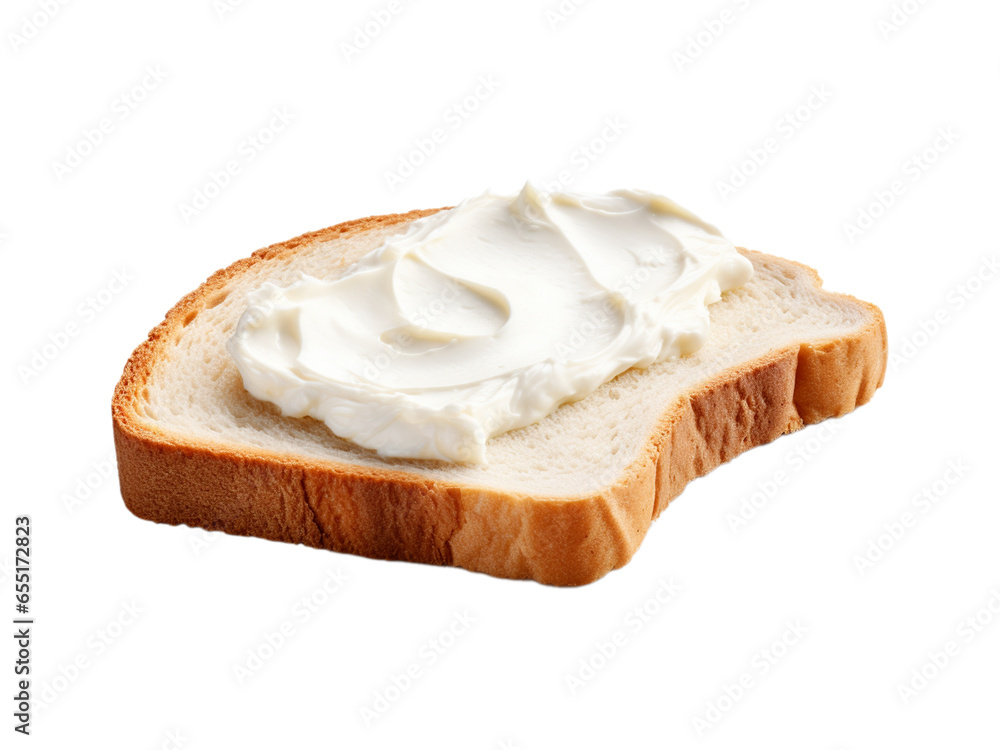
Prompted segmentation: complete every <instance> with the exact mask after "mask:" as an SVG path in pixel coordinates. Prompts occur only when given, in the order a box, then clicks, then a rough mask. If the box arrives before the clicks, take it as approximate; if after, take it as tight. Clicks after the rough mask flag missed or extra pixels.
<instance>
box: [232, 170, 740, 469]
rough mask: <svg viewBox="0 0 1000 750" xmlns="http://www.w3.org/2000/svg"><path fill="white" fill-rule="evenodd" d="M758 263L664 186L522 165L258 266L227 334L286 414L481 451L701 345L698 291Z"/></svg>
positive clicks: (241, 362)
mask: <svg viewBox="0 0 1000 750" xmlns="http://www.w3.org/2000/svg"><path fill="white" fill-rule="evenodd" d="M752 274H753V267H752V265H751V264H750V262H749V261H748V260H747V259H746V258H744V257H743V256H742V255H740V254H739V252H738V251H737V250H736V248H735V247H734V246H733V244H732V243H731V242H729V241H728V240H726V239H725V238H723V237H722V236H721V235H720V234H719V233H718V231H717V230H716V229H715V228H714V227H711V226H709V225H707V224H705V223H703V222H702V221H700V220H699V219H697V218H696V217H695V216H693V215H692V214H690V213H689V212H687V211H685V210H684V209H683V208H681V207H679V206H678V205H676V204H675V203H673V202H672V201H670V200H668V199H666V198H663V197H660V196H657V195H653V194H650V193H646V192H640V191H633V190H620V191H616V192H613V193H609V194H606V195H585V194H569V193H543V192H540V191H538V190H537V189H535V188H534V187H533V186H532V185H531V184H530V183H529V184H528V185H526V186H525V187H524V189H523V190H522V191H521V192H520V193H519V194H518V195H516V196H500V195H493V194H489V193H487V194H484V195H481V196H479V197H477V198H472V199H470V200H467V201H465V202H464V203H462V204H461V205H459V206H457V207H455V208H452V209H449V210H446V211H440V212H438V213H436V214H433V215H431V216H428V217H426V218H423V219H419V220H417V221H414V222H412V223H411V224H409V225H408V226H407V227H406V228H405V229H404V230H403V231H402V232H401V233H400V234H398V235H397V236H394V237H392V238H390V239H389V240H388V241H386V242H385V243H384V244H383V245H382V246H381V247H379V248H377V249H376V250H374V251H373V252H371V253H369V254H368V255H366V256H365V257H364V258H363V259H362V260H361V261H359V262H358V263H357V264H355V265H354V266H353V267H351V268H350V269H349V270H348V271H347V272H346V273H345V274H344V275H342V276H340V277H339V278H336V279H333V280H331V281H324V280H319V279H316V278H312V277H308V276H305V275H303V276H302V278H301V280H299V281H297V282H295V283H293V284H291V285H290V286H287V287H278V286H275V285H273V284H270V283H266V284H264V285H263V286H262V287H261V288H260V289H257V290H256V291H254V292H252V293H251V294H250V296H249V298H248V303H249V307H248V309H247V310H246V312H244V314H243V316H242V317H241V318H240V320H239V323H238V325H237V327H236V331H235V333H234V334H233V336H232V338H231V339H230V340H229V351H230V353H231V354H232V356H233V359H234V360H235V361H236V364H237V366H238V367H239V370H240V373H241V375H242V377H243V384H244V387H245V388H246V390H247V391H249V392H250V394H251V395H253V396H254V397H255V398H258V399H261V400H264V401H269V402H271V403H273V404H276V405H277V406H278V407H280V409H281V411H282V414H284V415H286V416H293V417H304V416H311V417H313V418H315V419H318V420H321V421H323V422H325V423H326V425H327V426H328V427H329V428H330V430H331V431H332V432H333V433H334V434H336V435H338V436H340V437H343V438H346V439H348V440H351V441H353V442H355V443H357V444H358V445H361V446H364V447H365V448H370V449H373V450H375V451H378V453H379V454H381V455H383V456H392V457H409V458H425V459H440V460H445V461H453V462H475V463H481V462H484V461H485V460H486V441H487V440H488V439H489V438H490V437H492V436H495V435H498V434H500V433H502V432H505V431H507V430H512V429H515V428H518V427H524V426H526V425H529V424H532V423H534V422H537V421H538V420H540V419H542V418H543V417H545V416H546V415H547V414H549V413H550V412H552V411H553V410H555V409H556V407H558V406H559V405H560V404H562V403H564V402H567V401H573V400H577V399H580V398H583V397H585V396H586V395H587V394H589V393H590V392H591V391H593V390H594V389H595V388H597V387H598V386H600V385H601V384H602V383H604V382H606V381H608V380H610V379H611V378H613V377H614V376H616V375H618V374H619V373H621V372H624V371H625V370H627V369H629V368H630V367H648V366H649V365H650V364H652V363H654V362H657V361H660V360H663V359H667V358H673V357H681V356H684V355H686V354H690V353H692V352H694V351H696V350H697V349H698V348H699V347H700V346H701V345H702V344H703V343H704V341H705V339H706V337H707V335H708V328H709V316H708V308H707V306H708V305H710V304H711V303H712V302H715V301H716V300H718V299H719V297H720V294H721V293H722V292H725V291H728V290H731V289H735V288H737V287H739V286H740V285H742V284H743V283H745V282H746V281H748V280H749V279H750V277H751V275H752ZM656 406H657V405H651V407H656Z"/></svg>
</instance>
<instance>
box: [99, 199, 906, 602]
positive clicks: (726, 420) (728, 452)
mask: <svg viewBox="0 0 1000 750" xmlns="http://www.w3.org/2000/svg"><path fill="white" fill-rule="evenodd" d="M440 210H442V209H430V210H418V211H411V212H409V213H405V214H392V215H387V216H373V217H368V218H365V219H358V220H355V221H350V222H345V223H343V224H338V225H336V226H333V227H329V228H327V229H322V230H319V231H316V232H310V233H307V234H304V235H301V236H299V237H296V238H294V239H292V240H288V241H287V242H282V243H277V244H274V245H271V246H269V247H266V248H263V249H261V250H258V251H257V252H255V253H253V255H251V256H250V257H249V258H244V259H241V260H238V261H236V262H235V263H233V264H232V265H230V266H228V267H227V268H224V269H222V270H220V271H217V272H216V273H214V274H213V275H212V276H210V277H209V278H208V279H207V280H206V281H205V283H203V284H202V285H201V286H200V287H199V288H198V289H196V290H195V291H193V292H191V293H190V294H188V295H186V296H185V297H184V298H183V299H181V300H180V301H179V302H178V303H177V304H176V305H175V306H174V307H173V308H171V310H170V311H169V312H168V313H167V315H166V317H165V319H164V320H163V322H162V323H160V324H159V325H158V326H156V327H155V328H154V329H153V330H152V331H150V333H149V336H148V338H147V339H146V341H144V342H143V343H142V344H140V345H139V347H137V348H136V350H135V351H134V352H133V353H132V356H131V357H130V358H129V360H128V362H127V363H126V365H125V368H124V372H123V374H122V377H121V379H120V380H119V382H118V385H117V386H116V388H115V392H114V396H113V398H112V422H113V430H114V440H115V449H116V452H117V457H118V472H119V481H120V485H121V492H122V497H123V499H124V501H125V505H126V506H127V507H128V509H129V510H130V511H131V512H132V513H133V514H135V515H136V516H138V517H140V518H144V519H147V520H151V521H156V522H159V523H167V524H173V525H178V524H185V525H188V526H192V527H201V528H205V529H209V530H221V531H225V532H226V533H229V534H235V535H240V536H257V537H262V538H265V539H271V540H275V541H285V542H293V543H299V544H305V545H309V546H312V547H319V548H324V549H329V550H333V551H338V552H347V553H351V554H356V555H362V556H365V557H373V558H380V559H389V560H406V561H411V562H423V563H431V564H438V565H456V566H459V567H462V568H466V569H468V570H473V571H478V572H482V573H487V574H489V575H493V576H497V577H501V578H517V579H526V578H530V579H534V580H536V581H538V582H540V583H546V584H554V585H581V584H586V583H590V582H593V581H595V580H597V579H599V578H601V577H602V576H604V575H605V574H606V573H608V572H609V571H611V570H613V569H616V568H619V567H621V566H623V565H625V564H626V563H627V562H628V561H629V560H630V559H631V558H632V555H633V554H634V553H635V551H636V549H637V548H638V546H639V544H640V543H641V541H642V539H643V538H644V537H645V534H646V531H647V530H648V528H649V526H650V524H651V523H652V521H653V520H654V519H655V518H656V517H657V516H659V514H660V513H661V512H662V511H663V509H664V508H665V507H666V506H667V505H668V503H669V502H670V500H672V499H673V498H674V497H676V496H677V495H679V494H680V492H681V491H682V490H683V488H684V486H685V485H686V484H687V483H688V482H690V481H691V480H692V479H695V478H696V477H699V476H702V475H704V474H706V473H708V472H709V471H711V470H712V469H713V468H715V467H716V466H718V465H720V464H722V463H724V462H726V461H729V460H731V459H732V458H734V457H735V456H737V455H739V454H740V453H742V452H743V451H745V450H748V449H749V448H752V447H754V446H757V445H762V444H764V443H767V442H770V441H772V440H774V439H775V438H777V437H778V436H780V435H782V434H784V433H787V432H791V431H794V430H797V429H800V428H801V427H802V426H803V425H804V424H812V423H815V422H819V421H821V420H823V419H826V418H828V417H835V416H841V415H843V414H846V413H848V412H850V411H851V410H853V409H854V408H855V407H857V406H860V405H862V404H864V403H866V402H867V401H868V400H870V399H871V397H872V396H873V394H874V392H875V390H876V389H877V388H878V387H880V386H881V385H882V382H883V380H884V376H885V369H886V359H887V337H886V329H885V320H884V317H883V315H882V312H881V310H879V308H878V307H876V306H875V305H872V304H870V303H867V302H863V301H860V300H857V299H855V298H853V297H850V296H849V295H844V294H839V293H836V292H829V291H826V290H823V294H826V295H830V296H832V297H836V298H840V299H845V300H849V301H850V302H851V303H852V304H856V305H858V306H860V307H861V308H863V309H864V310H865V311H866V313H867V314H868V321H867V323H866V324H865V325H864V326H862V327H861V328H860V329H859V330H858V331H856V332H854V333H853V334H852V335H849V336H845V337H842V338H836V339H830V340H821V341H808V342H801V343H800V344H798V345H792V346H789V347H787V348H784V349H780V350H773V351H771V352H769V353H767V354H766V355H764V356H763V357H760V358H758V359H756V360H752V361H749V362H743V363H739V364H737V365H734V366H732V367H729V368H727V369H726V370H723V371H722V372H720V373H719V374H718V376H717V377H715V378H713V379H712V380H710V381H708V382H705V383H703V384H701V385H700V386H698V387H696V388H695V389H693V390H691V391H689V392H688V393H687V394H686V395H685V396H681V397H680V398H678V399H677V400H676V401H675V402H674V403H672V404H666V405H664V414H663V417H662V418H661V420H660V422H659V426H658V429H657V430H655V431H654V433H653V434H652V435H651V436H650V439H649V440H648V441H647V443H646V446H645V449H644V450H642V451H641V452H640V455H639V457H638V458H637V459H636V461H634V462H633V463H632V464H631V465H630V466H629V467H628V469H627V470H626V471H625V472H624V474H623V475H622V477H621V478H620V479H619V480H618V481H616V482H614V483H612V484H610V485H609V486H608V487H606V488H605V489H604V490H602V491H601V492H599V493H597V494H594V495H590V496H577V497H532V496H528V495H524V494H521V493H508V492H502V491H499V490H497V489H493V488H488V487H475V486H470V485H463V484H455V483H448V482H439V481H434V480H431V479H429V478H426V477H422V476H419V475H415V474H411V473H407V472H403V471H398V470H394V469H375V468H368V467H363V466H358V465H350V464H340V463H337V462H334V461H317V460H313V459H306V458H299V457H290V456H287V455H283V454H278V453H272V452H269V451H264V450H259V449H255V448H250V447H235V446H230V445H221V444H220V445H213V444H211V443H208V442H205V441H202V440H199V439H190V438H186V437H184V436H178V435H174V434H171V433H169V432H167V431H164V430H161V429H159V428H158V427H157V426H155V425H153V424H152V423H149V422H147V421H144V420H143V418H142V417H141V416H140V415H139V414H138V413H137V410H136V408H135V407H136V404H137V403H138V402H139V401H140V400H141V399H142V398H143V390H144V388H145V383H146V382H147V380H148V378H149V376H150V374H151V373H152V371H153V368H154V367H155V365H156V361H157V357H158V354H159V352H160V351H161V349H162V347H163V346H164V344H165V342H167V341H169V340H170V338H171V337H172V336H173V335H174V334H175V333H176V332H177V331H178V330H179V329H181V328H183V327H184V326H185V325H186V324H187V323H190V321H191V320H192V319H193V317H194V316H196V315H197V314H198V312H199V311H201V310H202V309H204V308H205V307H207V306H211V305H212V304H213V300H214V299H215V298H216V297H217V295H218V293H220V292H221V291H222V289H223V288H224V286H225V284H226V283H227V282H228V281H229V280H230V279H232V278H233V277H235V276H237V275H238V274H240V273H242V272H243V271H245V270H247V269H248V268H250V267H252V266H253V265H254V264H256V263H260V262H262V261H265V260H268V259H271V258H274V257H279V256H284V255H285V254H288V253H291V252H294V251H295V249H296V248H298V247H300V246H301V245H303V244H306V243H310V242H314V241H324V240H327V239H334V238H337V237H344V236H350V235H352V234H356V233H359V232H364V231H367V230H370V229H374V228H378V227H388V226H392V225H394V224H398V223H402V222H406V221H411V220H414V219H417V218H421V217H423V216H428V215H430V214H433V213H435V212H436V211H440ZM743 252H744V253H746V254H747V255H749V256H750V257H760V258H762V259H772V260H774V261H777V262H780V263H786V264H790V265H794V266H796V267H798V268H800V269H804V270H805V271H806V272H807V273H808V274H809V275H810V277H811V278H812V281H813V283H814V285H815V286H816V288H817V289H819V288H821V286H822V281H821V279H820V277H819V275H818V274H817V273H816V272H815V271H814V270H813V269H811V268H809V267H808V266H804V265H802V264H799V263H796V262H794V261H788V260H785V259H783V258H774V257H773V256H767V255H764V254H762V253H755V252H753V251H745V250H744V251H743Z"/></svg>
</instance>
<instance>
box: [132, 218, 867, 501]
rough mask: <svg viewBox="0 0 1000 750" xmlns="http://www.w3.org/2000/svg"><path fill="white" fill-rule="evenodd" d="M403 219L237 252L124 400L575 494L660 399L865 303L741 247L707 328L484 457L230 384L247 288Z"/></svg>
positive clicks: (469, 478) (613, 459)
mask: <svg viewBox="0 0 1000 750" xmlns="http://www.w3.org/2000/svg"><path fill="white" fill-rule="evenodd" d="M404 229H405V224H396V225H394V226H389V227H377V228H375V229H371V230H368V231H365V232H362V233H357V234H353V235H349V236H343V237H326V238H324V239H321V240H314V241H311V242H304V243H301V244H299V245H298V246H297V247H296V248H295V249H294V251H286V252H278V253H274V254H272V255H273V257H268V258H266V259H264V260H260V261H258V262H255V263H251V264H246V265H245V267H244V268H243V270H241V271H240V272H239V273H236V274H235V275H234V276H233V277H232V278H230V279H229V280H228V281H227V282H226V283H225V285H224V286H223V287H222V288H221V289H220V290H218V291H213V292H211V293H209V294H207V295H205V297H204V299H203V300H201V305H200V308H199V309H197V311H196V314H194V315H193V317H192V316H191V315H190V314H188V315H186V316H185V318H184V321H185V322H186V324H180V323H179V324H178V325H177V326H176V330H173V331H172V332H171V335H170V336H168V338H167V340H166V343H165V344H164V348H163V350H162V351H161V353H160V355H159V356H158V358H157V360H156V361H155V363H154V364H153V367H152V371H151V373H150V374H149V378H148V380H147V382H146V388H145V390H144V392H143V397H142V398H141V399H140V400H139V401H138V403H136V405H135V408H136V410H137V412H138V417H137V418H138V419H140V420H141V421H143V422H145V423H146V426H148V427H151V428H153V429H155V430H156V431H159V432H162V433H165V434H167V435H168V436H176V437H177V438H179V439H181V438H183V439H188V440H190V439H194V440H197V441H199V442H208V443H211V444H215V445H218V446H220V448H228V449H235V450H237V451H246V450H247V449H248V448H251V447H252V448H256V449H261V450H264V451H270V452H274V453H279V454H286V455H289V456H296V457H308V458H311V459H314V460H321V461H332V462H337V463H346V464H357V465H363V466H368V467H375V468H378V467H381V468H393V469H397V470H404V471H408V472H413V473H417V474H420V475H423V476H425V477H427V478H430V479H437V480H445V481H450V482H457V483H462V484H470V485H477V486H483V487H496V488H501V489H503V490H505V491H507V492H511V493H523V494H526V495H532V496H535V497H539V496H541V497H553V498H557V497H570V496H579V495H582V494H589V493H595V492H598V491H600V490H601V489H602V488H604V487H606V486H608V485H609V484H613V483H615V482H616V481H617V478H619V477H620V476H621V475H622V473H623V472H624V471H625V470H626V469H627V468H628V467H629V465H630V464H631V463H632V462H633V461H635V460H636V458H637V457H638V456H639V453H640V451H641V450H642V448H643V447H644V445H645V444H646V443H647V442H648V440H649V437H650V435H651V434H652V433H653V432H654V431H655V429H656V427H657V423H658V421H659V420H660V419H661V417H662V416H663V414H664V412H665V411H666V410H667V408H668V407H669V406H670V405H671V404H672V403H673V402H674V401H675V400H676V399H678V398H679V397H683V396H684V394H685V393H686V392H688V391H690V389H692V388H694V387H696V386H698V385H699V384H701V383H704V382H705V381H706V380H709V379H712V378H714V377H716V376H718V375H719V374H720V373H722V372H724V371H725V370H727V369H728V368H731V367H737V366H739V365H740V364H741V363H747V362H750V361H752V360H754V359H757V358H759V357H761V356H763V355H765V354H767V353H768V352H769V351H773V350H775V349H784V348H786V347H789V346H796V345H798V344H799V343H802V342H818V341H822V340H826V339H833V338H839V337H842V336H844V335H846V334H849V333H851V332H853V331H856V330H857V329H858V328H859V327H861V326H862V325H864V324H865V323H866V321H867V320H868V318H869V315H870V313H869V312H868V310H867V309H866V308H865V307H864V306H863V305H862V304H861V303H858V302H856V301H855V300H852V299H851V298H848V297H841V296H836V295H830V294H828V293H825V292H822V291H821V290H819V289H818V288H816V286H815V283H814V276H813V275H812V273H811V272H810V271H809V270H808V269H806V268H805V267H803V266H799V265H797V264H794V263H791V262H788V261H783V260H781V259H778V258H773V257H771V256H765V255H760V254H757V253H749V254H748V255H749V256H750V257H751V259H752V260H753V262H754V267H755V275H754V278H753V279H752V280H751V281H750V282H749V283H747V284H746V285H744V286H743V287H742V288H741V289H739V290H737V291H734V292H730V293H727V294H726V295H724V297H723V299H722V300H721V301H719V302H717V303H715V304H714V305H712V307H711V333H710V335H709V339H708V342H707V343H706V345H705V346H704V347H702V349H700V350H699V351H698V352H697V353H695V354H693V355H691V356H688V357H685V358H683V359H681V360H677V361H673V362H664V363H660V364H657V365H654V366H652V367H650V368H648V369H646V370H630V371H628V372H626V373H623V374H622V375H620V376H619V377H617V378H615V379H614V380H612V381H610V382H608V383H605V384H604V385H603V386H601V387H600V388H598V389H597V390H596V391H595V392H594V393H592V394H591V395H589V396H587V397H586V398H584V399H582V400H581V401H578V402H575V403H569V404H564V405H562V406H561V407H559V408H558V409H557V410H556V411H555V412H554V413H553V414H551V415H550V416H548V417H546V418H545V419H543V420H542V421H540V422H538V423H536V424H533V425H531V426H529V427H525V428H522V429H519V430H514V431H511V432H508V433H506V434H503V435H500V436H498V437H496V438H493V439H492V440H491V441H490V442H489V443H488V446H487V463H486V464H485V465H457V464H450V463H444V462H434V461H414V460H403V459H398V460H395V459H382V458H380V457H379V456H378V455H377V454H375V453H374V452H372V451H368V450H365V449H362V448H359V447H357V446H355V445H353V444H352V443H350V442H348V441H346V440H342V439H340V438H338V437H336V436H335V435H333V434H332V433H331V432H330V431H329V430H328V429H327V427H326V426H325V425H324V424H322V423H321V422H317V421H315V420H312V419H309V418H302V419H298V418H290V417H283V416H281V414H280V413H279V412H278V410H277V408H276V407H275V406H273V405H271V404H269V403H266V402H262V401H258V400H256V399H254V398H253V397H252V396H250V395H249V394H248V393H247V392H246V391H245V390H244V389H243V385H242V381H241V379H240V375H239V372H238V371H237V369H236V366H235V364H234V363H233V361H232V359H231V358H230V356H229V353H228V352H227V350H226V347H225V343H226V340H227V339H228V338H229V336H230V335H231V334H232V332H233V329H234V327H235V325H236V322H237V320H238V319H239V317H240V315H241V314H242V313H243V311H244V309H245V308H246V297H247V294H248V293H249V292H250V291H252V290H253V289H255V288H257V287H258V286H260V285H261V284H262V283H263V282H265V281H270V282H273V283H275V284H279V285H286V284H290V283H292V282H293V281H295V280H296V279H297V278H298V276H299V274H300V273H302V272H305V273H307V274H310V275H312V276H315V277H318V278H321V279H328V278H335V277H337V276H338V275H340V274H342V273H343V272H344V270H345V269H346V268H347V267H348V266H349V265H350V264H351V263H353V262H355V261H357V260H358V259H359V258H361V257H362V256H363V255H365V254H366V253H368V252H370V251H372V250H374V249H375V248H377V247H378V246H379V245H381V244H382V243H383V242H384V241H385V239H386V238H387V237H389V236H391V235H393V234H396V233H398V232H400V231H403V230H404Z"/></svg>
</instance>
